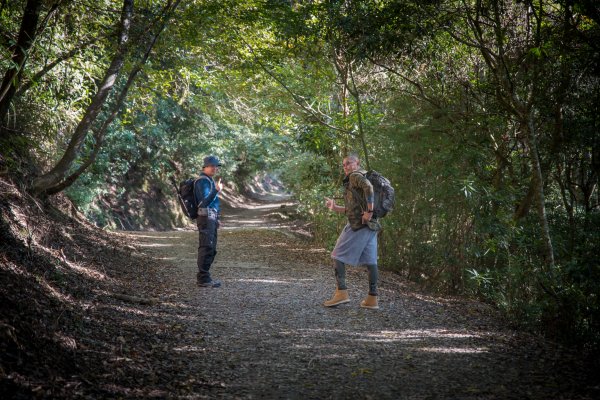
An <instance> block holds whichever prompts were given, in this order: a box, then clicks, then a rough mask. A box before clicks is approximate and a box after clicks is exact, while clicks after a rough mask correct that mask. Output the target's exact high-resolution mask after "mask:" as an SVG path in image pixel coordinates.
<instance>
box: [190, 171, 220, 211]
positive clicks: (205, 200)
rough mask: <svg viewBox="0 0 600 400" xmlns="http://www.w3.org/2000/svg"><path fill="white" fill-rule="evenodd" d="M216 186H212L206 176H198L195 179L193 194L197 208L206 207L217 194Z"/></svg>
mask: <svg viewBox="0 0 600 400" xmlns="http://www.w3.org/2000/svg"><path fill="white" fill-rule="evenodd" d="M217 193H218V192H217V188H213V185H211V183H210V180H209V179H208V178H200V179H198V180H197V181H196V186H195V187H194V194H195V195H196V201H197V202H198V208H206V207H208V205H209V204H210V203H212V201H213V200H214V199H215V197H216V196H217Z"/></svg>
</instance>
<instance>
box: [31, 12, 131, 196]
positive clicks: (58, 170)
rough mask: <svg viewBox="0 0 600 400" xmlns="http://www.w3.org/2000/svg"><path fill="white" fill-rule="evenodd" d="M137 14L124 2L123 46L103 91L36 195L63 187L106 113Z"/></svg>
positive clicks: (37, 186) (38, 184)
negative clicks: (99, 117) (104, 112)
mask: <svg viewBox="0 0 600 400" xmlns="http://www.w3.org/2000/svg"><path fill="white" fill-rule="evenodd" d="M132 15H133V0H124V2H123V10H122V12H121V32H120V35H119V46H118V49H117V51H116V53H115V56H114V58H113V60H112V62H111V64H110V66H109V67H108V70H107V71H106V74H105V76H104V79H103V80H102V83H101V84H100V85H99V89H98V91H97V92H96V94H95V95H94V97H93V98H92V102H91V103H90V105H89V106H88V108H87V110H86V112H85V114H84V116H83V118H82V119H81V121H80V122H79V124H78V125H77V127H76V128H75V132H74V133H73V136H72V137H71V141H70V142H69V146H68V147H67V150H66V151H65V154H64V155H63V157H62V158H61V159H60V161H59V162H58V163H57V164H56V166H55V167H54V168H52V170H50V172H48V173H47V174H44V175H42V176H40V177H38V178H36V179H35V180H34V181H33V185H32V190H33V192H34V193H36V194H43V193H46V192H47V191H48V189H50V188H52V187H54V186H56V185H58V184H60V182H61V181H62V180H63V179H64V178H65V175H66V174H67V173H68V172H69V169H70V168H71V167H72V165H73V162H74V161H75V159H76V158H77V156H78V155H79V152H80V151H81V147H82V146H83V143H84V142H85V138H86V136H87V133H88V131H89V129H90V127H91V126H92V124H93V123H94V122H95V121H96V118H97V117H98V114H99V113H100V111H101V110H102V106H103V105H104V103H105V101H106V98H107V97H108V95H109V94H110V92H111V90H112V88H113V86H114V84H115V81H116V80H117V76H118V75H119V72H120V71H121V68H122V67H123V63H124V61H125V55H126V53H127V41H128V39H129V28H130V26H131V19H132Z"/></svg>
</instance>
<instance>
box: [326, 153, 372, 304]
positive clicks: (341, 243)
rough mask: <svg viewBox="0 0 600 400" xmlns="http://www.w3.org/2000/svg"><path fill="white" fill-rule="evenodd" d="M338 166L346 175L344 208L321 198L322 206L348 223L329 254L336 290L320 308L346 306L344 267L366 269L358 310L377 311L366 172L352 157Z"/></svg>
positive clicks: (369, 202) (346, 290) (369, 187)
mask: <svg viewBox="0 0 600 400" xmlns="http://www.w3.org/2000/svg"><path fill="white" fill-rule="evenodd" d="M342 166H343V167H344V173H345V174H346V177H345V179H344V187H345V192H344V203H345V206H340V205H337V204H336V203H335V201H334V200H332V199H329V198H325V200H326V202H325V205H326V206H327V208H329V209H330V210H332V211H334V212H337V213H340V214H341V213H343V214H346V217H347V218H348V223H347V224H346V226H345V227H344V229H343V230H342V233H341V234H340V236H339V238H338V240H337V243H336V245H335V248H334V249H333V251H332V253H331V258H333V266H334V269H335V278H336V283H337V289H336V291H335V293H334V295H333V297H332V298H331V300H328V301H326V302H325V303H323V305H324V306H325V307H333V306H337V305H339V304H343V303H348V302H349V301H350V298H349V296H348V289H347V287H346V264H349V265H366V266H367V269H368V271H369V294H368V296H367V297H366V299H364V300H363V301H362V302H361V303H360V306H361V307H363V308H370V309H377V308H379V305H378V302H377V278H378V270H377V232H376V231H375V230H371V229H370V227H369V226H368V223H369V221H371V218H372V217H373V201H374V192H373V185H371V182H369V180H368V179H367V178H366V176H365V175H366V173H367V171H365V170H363V169H361V168H360V160H359V158H358V156H357V155H356V154H350V155H348V156H347V157H346V158H344V161H343V163H342Z"/></svg>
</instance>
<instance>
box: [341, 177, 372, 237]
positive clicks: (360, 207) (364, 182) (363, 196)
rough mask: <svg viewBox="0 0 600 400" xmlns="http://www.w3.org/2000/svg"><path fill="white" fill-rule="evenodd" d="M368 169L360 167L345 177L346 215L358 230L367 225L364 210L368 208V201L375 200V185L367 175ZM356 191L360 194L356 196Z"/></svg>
mask: <svg viewBox="0 0 600 400" xmlns="http://www.w3.org/2000/svg"><path fill="white" fill-rule="evenodd" d="M366 173H367V171H365V170H363V169H359V170H357V171H354V172H352V173H350V175H348V176H346V178H344V187H345V189H346V190H345V192H344V204H345V205H346V211H345V214H346V217H348V223H350V227H351V228H352V230H354V231H357V230H359V229H361V228H364V227H365V226H366V225H364V224H363V223H362V214H363V211H365V210H366V209H367V202H369V203H372V202H373V196H374V193H373V185H371V182H369V180H368V179H367V178H366V177H365V174H366ZM352 189H354V192H355V193H356V194H358V196H360V198H358V196H356V195H355V194H354V193H353V191H352Z"/></svg>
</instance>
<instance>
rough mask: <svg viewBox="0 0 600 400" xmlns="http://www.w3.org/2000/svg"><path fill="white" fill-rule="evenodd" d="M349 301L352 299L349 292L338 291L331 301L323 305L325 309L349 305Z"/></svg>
mask: <svg viewBox="0 0 600 400" xmlns="http://www.w3.org/2000/svg"><path fill="white" fill-rule="evenodd" d="M349 301H350V297H348V291H347V290H345V289H344V290H339V289H336V291H335V294H334V295H333V297H332V298H331V300H327V301H326V302H325V303H323V305H324V306H325V307H333V306H337V305H338V304H343V303H348V302H349Z"/></svg>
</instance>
